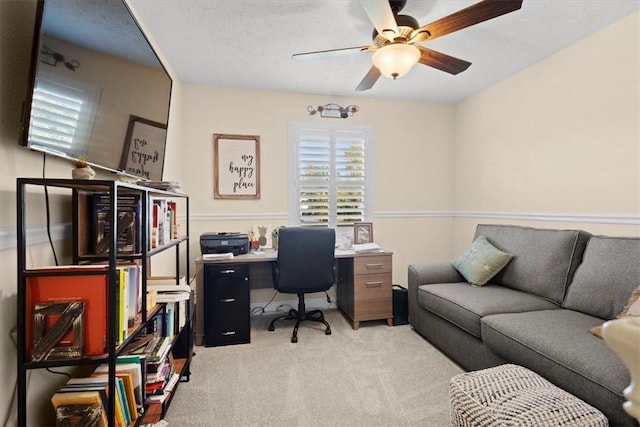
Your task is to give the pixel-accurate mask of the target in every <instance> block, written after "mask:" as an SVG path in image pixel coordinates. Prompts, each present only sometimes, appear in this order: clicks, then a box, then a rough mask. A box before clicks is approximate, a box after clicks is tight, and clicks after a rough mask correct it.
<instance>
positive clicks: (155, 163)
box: [120, 115, 167, 180]
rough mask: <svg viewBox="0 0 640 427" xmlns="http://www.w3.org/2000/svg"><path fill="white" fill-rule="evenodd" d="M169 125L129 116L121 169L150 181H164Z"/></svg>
mask: <svg viewBox="0 0 640 427" xmlns="http://www.w3.org/2000/svg"><path fill="white" fill-rule="evenodd" d="M166 139H167V125H165V124H162V123H158V122H154V121H152V120H147V119H143V118H142V117H137V116H134V115H131V116H129V126H128V127H127V136H126V139H125V141H124V149H123V150H122V156H121V157H120V169H121V170H123V171H125V172H127V173H130V174H133V175H136V176H140V177H143V178H147V179H150V180H161V179H162V168H163V166H164V150H165V141H166Z"/></svg>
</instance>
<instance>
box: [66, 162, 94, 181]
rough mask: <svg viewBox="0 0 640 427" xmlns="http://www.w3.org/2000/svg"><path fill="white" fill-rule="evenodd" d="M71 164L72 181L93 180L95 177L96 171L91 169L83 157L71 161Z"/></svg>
mask: <svg viewBox="0 0 640 427" xmlns="http://www.w3.org/2000/svg"><path fill="white" fill-rule="evenodd" d="M71 164H72V165H73V169H71V177H72V178H73V179H93V177H95V176H96V171H94V170H93V169H92V168H91V165H89V163H88V162H87V158H86V157H85V156H80V157H78V158H77V159H75V160H72V161H71Z"/></svg>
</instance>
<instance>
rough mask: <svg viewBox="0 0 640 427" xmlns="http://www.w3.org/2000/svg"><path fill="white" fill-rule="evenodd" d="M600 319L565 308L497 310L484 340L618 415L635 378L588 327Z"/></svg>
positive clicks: (485, 324)
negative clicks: (519, 311) (515, 311)
mask: <svg viewBox="0 0 640 427" xmlns="http://www.w3.org/2000/svg"><path fill="white" fill-rule="evenodd" d="M601 322H602V319H599V318H597V317H593V316H589V315H587V314H583V313H579V312H577V311H571V310H562V309H561V310H544V311H534V312H528V313H507V314H496V315H493V316H487V317H484V318H483V319H482V339H483V342H484V344H485V345H486V346H488V347H489V349H491V350H492V351H493V352H494V353H495V354H497V355H498V356H500V357H502V358H503V359H505V360H507V361H508V362H510V363H516V364H519V365H522V366H525V367H527V368H529V369H531V370H533V371H535V372H537V373H539V374H540V375H542V376H543V377H545V378H547V379H548V380H550V381H551V382H553V383H555V384H556V385H558V386H559V387H561V388H564V389H565V390H567V391H568V392H570V393H572V394H574V395H576V396H578V397H580V398H581V399H584V400H586V401H587V402H590V403H592V404H594V406H596V407H597V408H598V409H600V410H601V411H603V412H604V413H605V415H607V416H608V417H609V416H612V414H613V416H616V415H615V414H619V413H621V412H623V411H621V410H617V411H614V410H613V408H616V409H620V407H621V405H622V401H623V397H622V390H623V389H624V388H625V387H626V386H627V385H628V384H629V381H630V380H631V378H630V376H629V372H628V370H627V368H626V367H625V365H624V364H623V363H622V362H621V361H620V359H619V358H618V357H617V356H616V355H615V354H614V352H613V351H612V350H611V349H610V348H609V347H608V346H607V345H606V344H605V343H604V342H603V341H602V340H601V339H599V338H597V337H595V336H593V335H592V334H591V333H590V332H589V329H590V328H591V327H593V326H595V325H598V324H600V323H601ZM617 416H619V415H617ZM610 421H612V420H610ZM620 424H621V425H623V422H621V423H620ZM611 425H618V424H615V423H612V424H611ZM624 425H626V424H624Z"/></svg>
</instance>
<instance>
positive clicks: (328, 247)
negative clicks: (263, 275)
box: [274, 227, 336, 293]
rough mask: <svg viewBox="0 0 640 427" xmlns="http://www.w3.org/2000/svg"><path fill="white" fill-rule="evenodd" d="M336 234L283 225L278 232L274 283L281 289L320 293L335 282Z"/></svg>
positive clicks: (321, 229)
mask: <svg viewBox="0 0 640 427" xmlns="http://www.w3.org/2000/svg"><path fill="white" fill-rule="evenodd" d="M335 243H336V233H335V231H334V230H333V229H330V228H303V227H284V228H281V229H280V231H279V234H278V260H277V262H276V265H275V267H274V286H275V288H276V289H277V290H278V291H280V292H285V293H305V292H321V291H326V290H327V289H329V288H330V287H331V286H332V285H333V283H334V282H335V274H334V266H333V265H334V259H335V255H334V251H335Z"/></svg>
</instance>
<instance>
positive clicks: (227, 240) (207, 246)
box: [200, 232, 249, 256]
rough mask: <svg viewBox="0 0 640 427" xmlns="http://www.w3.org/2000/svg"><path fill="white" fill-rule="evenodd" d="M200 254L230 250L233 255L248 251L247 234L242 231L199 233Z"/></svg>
mask: <svg viewBox="0 0 640 427" xmlns="http://www.w3.org/2000/svg"><path fill="white" fill-rule="evenodd" d="M200 251H201V252H202V255H206V254H223V253H227V252H232V253H233V255H234V256H237V255H242V254H246V253H248V252H249V235H248V234H243V233H224V232H222V233H204V234H201V235H200Z"/></svg>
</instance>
